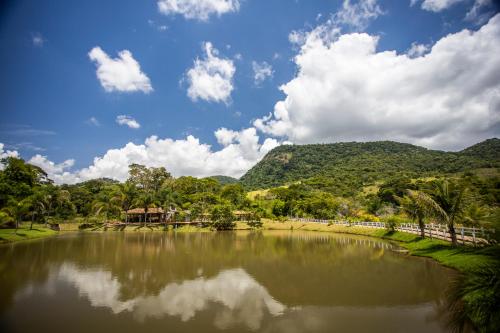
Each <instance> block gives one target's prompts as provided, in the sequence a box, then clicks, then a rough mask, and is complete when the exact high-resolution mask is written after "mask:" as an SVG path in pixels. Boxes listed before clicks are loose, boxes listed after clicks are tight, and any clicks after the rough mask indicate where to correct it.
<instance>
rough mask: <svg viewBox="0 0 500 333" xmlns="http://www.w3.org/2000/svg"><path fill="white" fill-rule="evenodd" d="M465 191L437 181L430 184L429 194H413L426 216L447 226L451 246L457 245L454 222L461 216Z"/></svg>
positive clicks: (453, 184)
mask: <svg viewBox="0 0 500 333" xmlns="http://www.w3.org/2000/svg"><path fill="white" fill-rule="evenodd" d="M465 191H466V189H465V187H463V186H461V185H458V184H456V183H452V182H450V181H448V180H437V181H434V182H433V183H432V191H431V192H430V194H427V193H424V192H422V191H415V192H413V193H414V194H413V197H414V198H415V201H416V202H417V203H418V204H419V205H420V206H421V207H422V208H423V209H425V210H426V211H427V212H428V214H430V215H433V216H434V217H436V218H437V219H438V220H439V221H440V222H441V223H444V224H446V225H447V227H448V232H449V233H450V237H451V242H452V244H453V245H457V233H456V231H455V222H456V221H457V220H459V219H460V218H461V217H462V216H463V212H464V209H465V201H464V194H465Z"/></svg>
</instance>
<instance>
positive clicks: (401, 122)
mask: <svg viewBox="0 0 500 333" xmlns="http://www.w3.org/2000/svg"><path fill="white" fill-rule="evenodd" d="M317 31H321V28H316V29H314V30H313V31H312V32H311V33H310V34H309V35H308V36H307V40H306V41H305V43H304V44H303V45H302V47H301V49H300V51H299V53H298V55H297V56H296V57H295V63H296V65H297V67H298V73H297V75H296V77H295V78H293V79H292V80H291V81H289V82H288V83H286V84H284V85H283V86H281V90H282V91H283V92H284V93H285V94H286V98H285V99H284V100H281V101H279V102H277V103H276V105H275V108H274V112H273V113H272V114H270V115H269V116H266V117H263V118H261V119H257V120H256V121H255V122H254V125H255V126H256V127H257V128H258V129H260V130H261V131H263V132H264V133H268V134H271V135H275V136H281V137H286V138H289V139H290V140H291V141H293V142H294V143H311V142H336V141H351V140H361V141H369V140H381V139H390V140H397V141H404V142H411V143H415V144H419V145H423V146H427V147H431V148H442V149H459V148H463V147H465V146H468V145H469V144H471V143H474V142H478V141H481V140H483V139H486V138H489V137H491V136H495V135H499V134H500V57H495V56H492V55H494V54H500V14H499V15H497V16H495V17H493V18H492V19H491V20H490V21H489V23H487V24H486V25H484V26H483V27H481V28H480V29H479V30H478V31H469V30H463V31H460V32H457V33H455V34H450V35H448V36H446V37H443V38H442V39H441V40H439V41H438V42H436V43H435V44H434V45H433V46H432V48H431V49H430V51H429V52H428V53H427V54H426V55H425V56H422V57H415V58H413V57H410V56H408V55H407V54H397V52H395V51H384V52H378V51H377V43H378V40H379V37H377V36H372V35H369V34H366V33H352V34H345V35H341V36H339V37H337V38H335V39H333V40H331V39H328V38H326V39H325V38H322V37H323V36H325V34H318V33H317ZM326 35H327V34H326Z"/></svg>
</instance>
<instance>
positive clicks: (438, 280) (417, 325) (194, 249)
mask: <svg viewBox="0 0 500 333" xmlns="http://www.w3.org/2000/svg"><path fill="white" fill-rule="evenodd" d="M394 249H395V248H394V246H393V245H391V244H390V243H388V242H385V241H381V240H377V239H372V238H363V237H357V236H349V235H341V234H329V233H315V232H300V231H264V232H243V231H241V232H219V233H173V232H169V233H163V232H105V233H81V234H79V233H75V234H66V235H62V236H59V237H54V238H49V239H43V240H37V241H31V242H24V243H17V244H9V245H2V246H0V273H1V274H0V288H1V289H0V290H1V291H0V331H2V332H51V333H57V332H68V331H69V332H92V333H99V332H107V333H109V332H121V333H123V332H137V331H143V332H221V331H223V332H292V333H293V332H384V333H385V332H405V333H407V332H445V331H446V330H445V329H444V328H443V325H442V319H440V318H441V317H442V316H440V313H441V311H440V306H439V305H440V304H442V298H443V293H444V290H445V289H446V287H447V285H448V284H449V282H450V279H451V278H452V277H453V271H451V270H449V269H447V268H444V267H442V266H440V265H439V264H437V263H435V262H433V261H431V260H427V259H423V258H415V257H409V256H406V255H402V254H400V253H398V252H395V251H393V250H394Z"/></svg>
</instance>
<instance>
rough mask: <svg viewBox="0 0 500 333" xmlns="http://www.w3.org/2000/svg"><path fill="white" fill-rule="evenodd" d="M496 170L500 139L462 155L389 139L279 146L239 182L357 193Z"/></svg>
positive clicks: (258, 186)
mask: <svg viewBox="0 0 500 333" xmlns="http://www.w3.org/2000/svg"><path fill="white" fill-rule="evenodd" d="M498 167H500V140H499V139H489V140H486V141H484V142H482V143H479V144H476V145H474V146H471V147H469V148H467V149H464V150H463V151H460V152H445V151H439V150H430V149H426V148H423V147H419V146H415V145H411V144H406V143H399V142H393V141H379V142H363V143H361V142H343V143H333V144H312V145H282V146H279V147H277V148H275V149H273V150H272V151H270V152H269V153H268V154H267V155H266V156H265V157H264V158H263V159H262V160H261V161H260V162H259V163H257V164H256V165H255V166H254V167H253V168H252V169H250V170H249V171H248V172H247V173H246V174H245V175H243V176H242V177H241V179H240V181H241V182H242V184H243V185H244V186H245V187H246V188H247V189H261V188H269V187H275V186H280V185H284V184H287V183H292V182H296V181H299V180H302V181H304V180H305V181H306V182H307V183H308V184H309V185H312V186H313V187H316V188H321V189H325V190H329V191H331V192H333V193H343V194H355V193H356V192H357V191H358V190H359V189H360V188H362V187H363V186H367V185H370V184H374V183H376V182H377V181H382V180H387V179H392V178H397V177H410V178H418V177H425V176H435V175H438V174H451V173H456V172H463V171H470V170H473V169H479V168H498Z"/></svg>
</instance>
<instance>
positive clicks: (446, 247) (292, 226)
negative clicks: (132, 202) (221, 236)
mask: <svg viewBox="0 0 500 333" xmlns="http://www.w3.org/2000/svg"><path fill="white" fill-rule="evenodd" d="M262 222H263V224H262V228H260V229H257V230H289V231H294V230H300V231H313V232H329V233H339V234H350V235H360V236H368V237H373V238H378V239H383V240H387V241H391V242H394V243H396V244H397V245H399V246H401V247H402V248H404V249H406V250H407V251H408V255H412V256H417V257H427V258H431V259H434V260H436V261H437V262H439V263H440V264H441V265H443V266H446V267H449V268H453V269H456V270H458V271H460V272H462V273H467V272H470V271H474V270H476V269H478V268H480V267H488V266H491V265H498V264H499V262H498V259H497V258H495V254H494V253H493V252H495V251H497V252H498V246H491V247H487V248H478V247H472V246H457V247H453V246H452V245H451V243H449V242H446V241H443V240H437V239H429V238H425V239H421V238H420V237H419V236H418V235H415V234H410V233H405V232H401V231H394V232H391V231H388V230H385V229H378V228H370V227H360V226H339V225H326V224H319V223H314V222H297V221H284V222H278V221H273V220H269V219H263V220H262ZM78 225H79V224H78V223H71V222H70V223H62V224H60V227H61V230H60V231H54V230H51V229H49V228H46V227H44V226H43V225H39V224H37V225H34V226H33V230H29V226H26V224H23V225H22V226H21V227H20V228H19V229H18V232H17V234H15V229H0V244H12V243H18V242H23V241H28V240H36V239H43V238H48V237H53V236H57V235H60V234H65V233H71V232H105V230H102V229H101V230H89V229H86V230H80V229H78ZM235 230H252V228H250V227H248V225H247V224H246V223H244V222H236V227H235ZM107 231H114V230H110V229H108V230H107ZM122 231H124V232H144V231H146V232H166V231H165V230H164V229H163V228H148V227H142V228H140V229H137V227H133V228H132V227H131V228H126V229H125V230H122ZM171 231H173V229H172V228H169V230H168V231H167V232H171ZM175 232H180V233H194V232H212V230H210V229H209V228H199V227H195V226H183V227H180V228H178V229H176V230H175Z"/></svg>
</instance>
